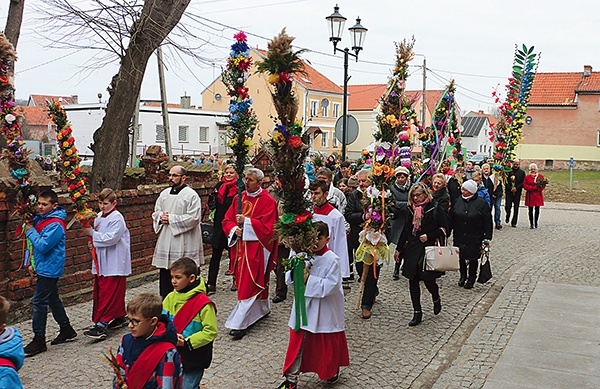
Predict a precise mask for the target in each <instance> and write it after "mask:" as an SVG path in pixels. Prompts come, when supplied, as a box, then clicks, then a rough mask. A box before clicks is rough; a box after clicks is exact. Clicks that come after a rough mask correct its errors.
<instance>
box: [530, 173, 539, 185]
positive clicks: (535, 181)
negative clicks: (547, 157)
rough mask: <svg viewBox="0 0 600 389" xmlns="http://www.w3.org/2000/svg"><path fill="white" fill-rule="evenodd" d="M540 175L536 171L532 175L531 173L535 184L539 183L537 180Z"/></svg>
mask: <svg viewBox="0 0 600 389" xmlns="http://www.w3.org/2000/svg"><path fill="white" fill-rule="evenodd" d="M539 175H540V174H539V173H536V174H532V175H531V177H533V183H534V184H535V183H537V180H538V176H539Z"/></svg>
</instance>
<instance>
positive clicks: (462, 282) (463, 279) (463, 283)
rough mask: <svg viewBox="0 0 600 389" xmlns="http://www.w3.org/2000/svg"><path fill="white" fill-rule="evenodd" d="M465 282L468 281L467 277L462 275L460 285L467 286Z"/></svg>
mask: <svg viewBox="0 0 600 389" xmlns="http://www.w3.org/2000/svg"><path fill="white" fill-rule="evenodd" d="M465 282H467V279H466V278H465V277H460V280H458V286H465Z"/></svg>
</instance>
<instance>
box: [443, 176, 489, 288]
mask: <svg viewBox="0 0 600 389" xmlns="http://www.w3.org/2000/svg"><path fill="white" fill-rule="evenodd" d="M461 188H462V195H461V197H460V198H459V199H458V200H457V201H456V204H454V207H452V209H451V210H450V215H449V216H450V217H449V218H448V235H450V232H451V231H454V245H455V246H458V248H459V249H460V255H459V257H460V281H459V282H458V286H464V287H465V289H471V288H473V285H474V284H475V280H476V279H477V267H478V266H479V257H480V256H481V245H482V243H483V241H484V240H485V239H487V240H491V239H492V231H493V223H492V214H491V212H490V208H489V207H488V205H487V203H486V201H485V200H484V199H482V198H481V197H478V196H477V184H476V183H475V182H474V181H473V180H468V181H465V182H464V183H463V184H462V187H461ZM467 269H468V278H467Z"/></svg>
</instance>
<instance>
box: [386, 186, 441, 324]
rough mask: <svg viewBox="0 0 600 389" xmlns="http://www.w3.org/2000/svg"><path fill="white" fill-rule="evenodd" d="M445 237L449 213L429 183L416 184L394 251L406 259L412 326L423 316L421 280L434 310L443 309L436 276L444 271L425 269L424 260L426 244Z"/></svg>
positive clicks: (433, 243) (395, 256)
mask: <svg viewBox="0 0 600 389" xmlns="http://www.w3.org/2000/svg"><path fill="white" fill-rule="evenodd" d="M445 238H446V213H445V212H444V210H442V209H441V208H440V207H439V206H438V205H437V204H436V203H435V202H434V201H433V197H432V196H431V192H430V191H429V188H428V187H427V185H425V184H423V183H422V182H418V183H416V184H414V185H413V186H412V187H411V188H410V191H409V193H408V214H407V217H406V221H405V223H404V228H403V229H402V233H401V234H400V239H399V240H398V246H397V247H396V253H395V255H394V259H395V260H396V262H400V260H401V259H404V264H403V265H402V275H403V276H404V277H406V278H408V282H409V288H410V299H411V301H412V305H413V309H414V311H415V312H414V316H413V318H412V320H411V321H410V322H409V323H408V325H409V326H411V327H413V326H416V325H417V324H419V323H420V322H421V320H422V318H423V313H422V311H421V287H420V285H419V281H423V282H424V283H425V287H426V288H427V290H428V291H429V293H431V297H432V299H433V313H434V314H435V315H437V314H439V313H440V311H441V310H442V302H441V299H440V292H439V287H438V285H437V283H436V282H435V280H436V279H437V278H438V277H440V276H441V275H442V274H444V273H442V272H436V271H427V270H423V264H424V260H425V246H434V245H435V244H436V240H439V241H440V244H445V241H444V240H445Z"/></svg>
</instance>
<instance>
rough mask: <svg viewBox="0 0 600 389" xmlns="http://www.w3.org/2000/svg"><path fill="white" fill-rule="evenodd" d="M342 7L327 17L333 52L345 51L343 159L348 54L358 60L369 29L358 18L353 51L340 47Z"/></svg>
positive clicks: (345, 138) (343, 151)
mask: <svg viewBox="0 0 600 389" xmlns="http://www.w3.org/2000/svg"><path fill="white" fill-rule="evenodd" d="M339 10H340V7H338V6H337V4H336V5H335V7H333V13H332V14H331V15H329V16H327V17H326V18H325V19H327V21H328V22H329V34H330V37H329V41H330V42H332V43H333V54H335V53H337V52H338V51H340V52H343V53H344V100H343V107H342V110H343V117H342V161H345V160H346V140H347V139H348V80H349V77H348V56H350V55H351V56H352V57H354V58H356V62H358V53H359V52H360V51H361V50H362V48H363V43H364V41H365V36H366V35H367V29H366V28H364V27H363V26H362V25H361V24H360V18H356V24H355V25H354V26H352V27H350V28H349V29H348V31H350V35H351V37H352V51H354V54H353V53H351V52H350V49H349V48H347V47H346V48H345V49H343V50H342V49H338V47H337V44H338V43H339V42H341V40H342V32H343V31H344V24H345V23H346V18H345V17H343V16H342V15H341V14H340V12H339Z"/></svg>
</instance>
